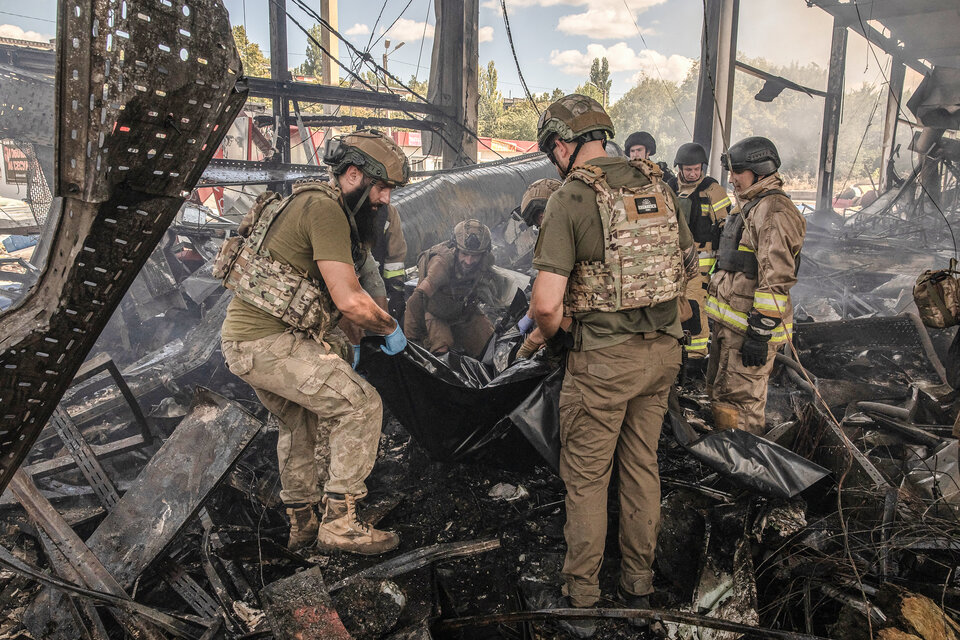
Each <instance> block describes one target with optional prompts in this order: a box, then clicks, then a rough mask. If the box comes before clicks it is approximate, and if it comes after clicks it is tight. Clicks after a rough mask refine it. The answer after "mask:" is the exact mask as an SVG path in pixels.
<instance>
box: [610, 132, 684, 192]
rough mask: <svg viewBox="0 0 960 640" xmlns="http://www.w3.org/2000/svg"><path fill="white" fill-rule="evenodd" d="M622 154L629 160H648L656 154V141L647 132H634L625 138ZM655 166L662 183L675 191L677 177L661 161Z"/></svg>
mask: <svg viewBox="0 0 960 640" xmlns="http://www.w3.org/2000/svg"><path fill="white" fill-rule="evenodd" d="M623 153H624V154H625V155H626V156H627V157H628V158H630V159H631V160H650V159H651V157H652V156H653V155H654V154H656V153H657V141H656V140H655V139H654V137H653V136H652V135H651V134H650V133H649V132H647V131H634V132H633V133H631V134H630V135H629V136H627V140H626V142H624V143H623ZM651 162H653V161H652V160H651ZM656 165H657V166H658V167H660V171H662V172H663V181H664V182H666V183H667V185H669V186H670V188H671V189H674V191H676V189H675V188H674V187H675V185H676V181H677V177H676V176H675V175H673V171H671V170H670V167H668V166H667V163H666V162H662V161H661V162H657V163H656Z"/></svg>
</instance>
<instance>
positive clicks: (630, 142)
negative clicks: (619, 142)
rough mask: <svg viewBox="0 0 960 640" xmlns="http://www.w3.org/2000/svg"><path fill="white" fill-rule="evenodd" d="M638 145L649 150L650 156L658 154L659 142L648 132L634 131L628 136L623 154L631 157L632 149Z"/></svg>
mask: <svg viewBox="0 0 960 640" xmlns="http://www.w3.org/2000/svg"><path fill="white" fill-rule="evenodd" d="M638 145H639V146H642V147H643V148H644V149H646V150H647V155H648V156H652V155H653V154H655V153H656V152H657V141H656V140H654V139H653V136H652V135H650V134H649V133H647V132H646V131H634V132H633V133H631V134H630V135H629V136H627V141H626V142H624V143H623V152H624V153H625V154H626V155H627V156H629V155H630V149H631V147H636V146H638Z"/></svg>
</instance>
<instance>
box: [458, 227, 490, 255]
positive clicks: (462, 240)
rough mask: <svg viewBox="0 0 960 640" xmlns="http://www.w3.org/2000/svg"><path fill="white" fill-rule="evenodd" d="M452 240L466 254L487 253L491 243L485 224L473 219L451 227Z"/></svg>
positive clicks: (488, 230)
mask: <svg viewBox="0 0 960 640" xmlns="http://www.w3.org/2000/svg"><path fill="white" fill-rule="evenodd" d="M453 241H454V242H455V243H456V245H457V249H459V250H460V251H462V252H463V253H466V254H468V255H480V254H482V253H487V252H488V251H490V249H491V247H492V244H493V241H492V239H491V238H490V229H488V228H487V225H485V224H483V223H482V222H480V221H479V220H474V219H470V220H464V221H463V222H458V223H457V226H455V227H454V228H453Z"/></svg>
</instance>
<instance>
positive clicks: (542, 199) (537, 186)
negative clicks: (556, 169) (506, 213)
mask: <svg viewBox="0 0 960 640" xmlns="http://www.w3.org/2000/svg"><path fill="white" fill-rule="evenodd" d="M561 184H563V183H561V182H560V181H559V180H554V179H553V178H541V179H540V180H537V181H536V182H534V183H532V184H531V185H530V186H529V187H527V190H526V191H525V192H524V193H523V199H521V200H520V207H519V208H518V210H517V212H518V213H519V214H520V217H521V218H523V221H524V222H525V223H526V225H527V226H528V227H534V226H536V225H537V223H538V220H537V218H538V217H539V216H540V214H541V213H543V210H544V208H545V207H546V206H547V200H549V199H550V196H551V195H553V192H554V191H556V190H557V189H559V188H560V185H561Z"/></svg>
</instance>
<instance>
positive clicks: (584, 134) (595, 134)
mask: <svg viewBox="0 0 960 640" xmlns="http://www.w3.org/2000/svg"><path fill="white" fill-rule="evenodd" d="M613 136H614V130H613V121H612V120H610V116H608V115H607V112H606V111H604V109H603V107H602V106H601V105H600V103H599V102H597V101H596V100H594V99H593V98H591V97H589V96H585V95H581V94H579V93H571V94H570V95H568V96H564V97H562V98H560V99H559V100H557V101H556V102H554V103H553V104H551V105H550V106H549V107H547V108H546V109H544V111H543V113H541V114H540V121H539V122H537V146H538V147H539V148H540V151H543V152H544V153H545V154H547V157H548V158H550V161H551V162H553V164H555V165H556V164H557V161H556V159H555V158H554V157H553V147H554V144H553V141H554V140H556V139H557V138H559V139H560V140H563V141H564V142H574V141H576V142H577V148H576V150H575V151H574V152H573V154H572V155H571V156H570V162H569V163H568V164H567V167H566V169H562V168H561V169H560V171H561V173H563V175H566V174H568V173H570V169H572V168H573V164H574V162H575V161H576V159H577V154H578V153H580V147H581V146H582V145H583V144H584V143H586V142H590V141H591V140H602V141H604V143H605V142H606V140H607V139H608V138H612V137H613ZM557 166H558V168H560V167H559V165H557Z"/></svg>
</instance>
